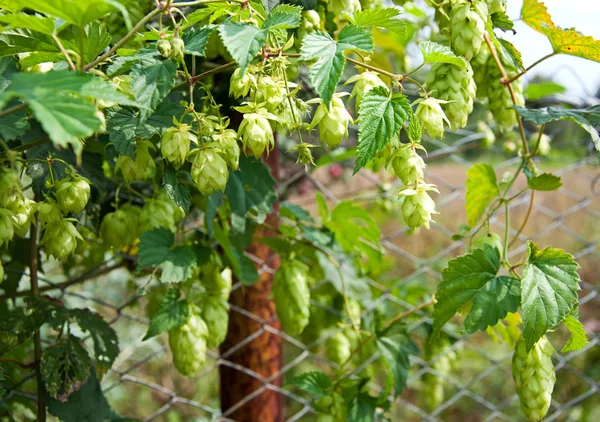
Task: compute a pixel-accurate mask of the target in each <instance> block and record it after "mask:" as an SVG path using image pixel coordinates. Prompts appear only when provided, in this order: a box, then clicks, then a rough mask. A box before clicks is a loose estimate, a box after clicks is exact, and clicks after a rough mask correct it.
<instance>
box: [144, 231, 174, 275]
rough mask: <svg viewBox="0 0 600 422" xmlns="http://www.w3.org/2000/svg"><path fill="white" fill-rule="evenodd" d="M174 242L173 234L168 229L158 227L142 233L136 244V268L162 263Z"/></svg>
mask: <svg viewBox="0 0 600 422" xmlns="http://www.w3.org/2000/svg"><path fill="white" fill-rule="evenodd" d="M174 242H175V236H174V235H173V233H172V232H171V231H170V230H169V229H165V228H158V229H152V230H148V231H146V232H144V233H142V235H141V236H140V243H139V244H138V248H139V252H138V269H140V270H141V269H143V268H149V267H153V266H157V265H160V264H162V263H163V262H164V261H165V260H166V259H167V256H169V252H170V251H171V246H173V243H174Z"/></svg>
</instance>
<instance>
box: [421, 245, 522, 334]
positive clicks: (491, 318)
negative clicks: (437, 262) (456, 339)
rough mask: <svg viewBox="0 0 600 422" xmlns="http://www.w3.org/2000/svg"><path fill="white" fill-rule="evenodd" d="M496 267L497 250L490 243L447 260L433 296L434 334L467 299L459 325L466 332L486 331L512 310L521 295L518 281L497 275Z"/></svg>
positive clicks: (498, 264) (497, 259)
mask: <svg viewBox="0 0 600 422" xmlns="http://www.w3.org/2000/svg"><path fill="white" fill-rule="evenodd" d="M499 269H500V252H499V251H498V249H497V248H495V247H492V246H489V245H484V247H483V248H482V249H475V250H474V251H473V252H472V253H470V254H467V255H463V256H459V257H458V258H455V259H453V260H451V261H450V262H448V267H447V268H446V269H444V271H442V278H443V281H442V282H441V283H440V284H439V285H438V288H437V292H436V295H435V297H436V300H437V302H436V304H435V305H434V309H433V331H434V333H438V332H439V331H440V330H441V329H442V327H443V326H444V324H446V322H448V321H449V320H450V318H452V317H453V316H454V314H456V312H457V311H458V310H459V309H460V308H461V307H462V306H464V305H465V304H466V303H468V302H472V303H473V306H472V307H471V310H470V311H469V313H468V315H467V317H466V318H465V321H464V323H463V327H462V328H463V331H464V332H467V333H474V332H475V331H477V330H485V329H486V328H487V327H488V326H494V325H496V324H497V323H498V321H499V320H501V319H502V318H504V317H505V316H506V314H507V313H508V312H515V311H516V310H517V308H518V307H519V304H520V297H521V291H520V283H519V280H518V279H516V278H513V277H508V276H497V274H498V270H499Z"/></svg>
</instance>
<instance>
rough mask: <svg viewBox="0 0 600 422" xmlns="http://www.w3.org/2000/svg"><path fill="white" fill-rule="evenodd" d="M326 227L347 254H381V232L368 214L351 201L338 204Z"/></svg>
mask: <svg viewBox="0 0 600 422" xmlns="http://www.w3.org/2000/svg"><path fill="white" fill-rule="evenodd" d="M326 226H327V228H328V229H329V230H331V231H332V232H333V234H334V236H335V240H336V241H337V242H338V243H339V244H340V246H341V247H342V248H343V249H344V250H345V251H347V252H352V251H355V252H361V251H362V252H366V253H367V254H370V253H369V251H368V249H371V250H374V251H376V253H379V254H381V253H383V252H382V250H381V248H380V247H379V246H377V245H379V239H380V237H381V232H380V231H379V227H377V223H376V222H375V220H373V217H372V216H371V214H369V212H368V211H367V210H366V209H364V208H361V207H360V206H359V205H357V204H355V203H354V202H352V201H342V202H340V203H339V204H338V205H337V206H336V207H335V208H334V209H333V211H332V212H331V217H330V220H329V221H328V222H327V223H326Z"/></svg>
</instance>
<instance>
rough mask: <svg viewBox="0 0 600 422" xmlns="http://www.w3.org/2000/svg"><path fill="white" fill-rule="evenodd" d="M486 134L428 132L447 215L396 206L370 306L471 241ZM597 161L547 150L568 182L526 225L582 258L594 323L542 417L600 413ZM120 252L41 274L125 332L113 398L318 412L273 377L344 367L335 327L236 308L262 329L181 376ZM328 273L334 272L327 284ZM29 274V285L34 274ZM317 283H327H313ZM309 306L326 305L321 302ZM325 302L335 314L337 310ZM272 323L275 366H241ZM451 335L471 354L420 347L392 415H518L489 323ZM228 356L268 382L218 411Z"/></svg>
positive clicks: (389, 190)
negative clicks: (427, 353)
mask: <svg viewBox="0 0 600 422" xmlns="http://www.w3.org/2000/svg"><path fill="white" fill-rule="evenodd" d="M480 137H481V135H480V134H479V133H477V132H474V131H469V130H463V131H459V132H457V133H455V134H454V135H453V136H451V137H449V139H450V140H445V141H432V140H429V141H428V142H426V145H425V146H426V147H427V149H430V150H432V151H433V152H431V153H430V154H429V155H428V156H427V157H426V161H427V164H428V166H429V168H428V171H427V175H426V177H427V179H428V181H430V182H432V183H435V184H437V185H438V187H439V189H440V192H441V193H440V195H439V196H437V197H436V198H435V200H436V204H437V208H438V211H439V212H440V215H439V216H437V217H438V218H437V219H436V220H437V221H436V222H435V223H433V224H432V226H431V230H430V231H428V232H425V231H421V232H420V233H418V234H410V233H408V230H407V228H406V227H405V225H404V224H403V223H402V222H401V217H399V216H395V217H393V218H390V219H389V221H386V222H385V225H384V227H382V232H383V237H382V245H383V246H384V248H386V250H387V252H388V255H389V256H391V257H392V258H393V261H394V265H395V268H397V269H398V271H399V272H398V277H397V281H395V282H394V283H392V284H391V285H385V286H384V285H382V284H380V283H378V282H377V281H375V280H366V282H367V283H368V284H369V285H370V287H371V288H372V289H377V290H379V292H380V294H379V296H378V297H377V298H376V299H375V300H374V301H373V303H372V304H371V306H370V307H369V308H367V309H365V310H364V312H363V314H368V313H370V312H372V311H373V310H374V309H375V308H377V307H382V306H391V307H393V308H394V309H396V310H397V311H398V313H401V312H403V311H406V310H409V309H411V308H413V307H414V305H415V304H414V303H409V302H408V301H407V300H406V299H405V298H404V297H403V295H402V294H399V293H398V292H402V291H403V289H408V288H410V286H414V285H415V284H419V283H425V284H426V285H428V286H433V287H432V288H433V289H434V288H435V284H436V283H437V282H439V280H440V279H441V276H440V270H441V269H442V268H443V266H444V263H446V262H447V261H448V260H449V259H451V258H452V257H455V256H457V255H459V254H462V253H464V252H466V250H467V245H466V244H465V243H464V242H463V241H462V240H457V241H454V240H452V235H453V234H454V233H456V232H457V230H458V225H459V224H460V222H461V221H464V218H463V217H462V215H464V214H463V213H464V211H463V208H464V202H465V187H464V181H465V171H466V169H467V168H468V167H469V166H470V165H471V164H472V161H474V160H475V161H476V160H479V159H480V157H479V156H476V155H475V156H473V157H471V158H470V156H469V155H468V154H467V153H466V152H467V151H468V150H470V149H471V148H472V147H473V146H476V145H477V143H478V140H479V139H480ZM427 143H428V144H427ZM496 148H498V149H499V147H496ZM494 156H496V157H497V156H502V153H501V151H495V154H494ZM555 156H556V155H555ZM518 162H519V158H514V157H513V158H508V159H506V160H503V161H496V162H495V163H494V167H495V169H496V170H497V172H498V173H502V172H503V171H508V170H511V169H514V168H515V167H516V166H517V165H518ZM598 164H599V162H598V158H597V156H596V155H592V154H590V155H588V156H586V157H584V158H581V157H580V158H579V159H573V160H565V159H561V160H557V161H555V162H552V160H550V164H549V165H550V166H551V167H553V171H554V173H555V174H558V175H560V176H561V177H562V179H563V187H562V188H561V189H560V190H558V191H557V192H550V193H548V194H546V193H542V194H538V196H537V197H536V200H535V202H534V205H533V213H532V216H531V219H530V225H529V226H528V228H527V229H526V230H525V231H524V232H523V233H522V234H520V236H519V238H520V240H522V241H525V240H526V239H532V240H534V241H535V242H538V243H539V244H540V245H543V246H547V245H552V246H554V247H560V248H564V249H566V250H568V251H570V252H572V253H573V254H574V255H575V257H576V259H577V260H578V262H580V264H581V267H582V269H581V271H580V274H581V278H582V291H581V292H580V295H579V296H580V303H581V305H580V315H581V319H582V321H583V322H584V324H586V326H587V328H588V331H589V332H590V343H589V344H588V345H587V346H586V347H585V348H584V349H583V350H580V351H576V352H571V353H566V354H562V353H560V352H559V353H556V354H555V355H554V361H555V365H556V371H557V387H556V389H555V392H554V395H553V401H552V406H551V409H550V411H549V413H548V416H547V419H546V420H548V421H552V420H591V418H592V417H593V415H594V414H595V415H598V412H599V411H600V410H599V409H598V408H599V407H600V406H599V405H598V403H600V370H599V369H600V368H598V366H599V364H598V362H599V361H600V359H599V357H600V345H599V343H600V315H599V314H598V312H597V309H598V308H599V305H600V303H599V302H600V300H599V297H598V288H599V285H598V279H597V276H596V275H597V274H598V273H599V272H600V271H599V270H600V254H599V253H598V251H597V246H598V243H599V242H600V231H599V227H598V224H597V222H598V221H599V219H598V217H599V216H600V198H599V188H598V186H597V179H598ZM292 184H303V185H301V189H298V191H308V194H304V195H302V194H295V195H290V197H289V198H288V200H289V201H291V202H295V203H297V204H299V205H302V206H304V207H306V208H308V209H314V206H315V204H314V194H313V193H314V192H317V191H318V192H321V193H322V194H323V195H324V197H325V198H326V199H327V200H328V201H329V202H330V203H332V204H335V203H338V202H340V201H342V200H346V199H355V200H357V201H359V203H361V204H362V205H363V206H365V207H372V206H374V204H378V203H379V204H381V201H392V203H393V199H394V197H395V190H396V188H397V186H395V185H394V183H390V181H389V180H387V179H385V178H382V177H381V176H379V175H378V174H374V173H369V172H366V171H365V172H360V173H359V174H358V175H357V176H355V177H354V178H353V179H352V181H351V182H347V181H345V180H344V177H343V176H342V177H341V178H340V177H333V176H330V175H328V174H327V173H326V172H325V171H324V170H319V171H317V172H315V173H311V172H310V171H307V170H305V169H301V168H297V167H295V168H294V171H293V173H292V174H290V175H289V177H286V179H285V181H284V182H283V183H281V184H280V186H279V188H280V190H281V191H284V190H285V191H287V190H288V189H289V188H290V187H291V186H292ZM311 186H312V187H311ZM521 188H522V185H521V186H519V184H517V185H516V186H515V187H514V189H513V191H514V193H516V192H518V191H519V190H520V189H521ZM528 195H529V194H527V195H525V196H524V197H523V198H520V199H519V200H517V201H515V202H513V203H511V208H512V210H511V214H514V217H513V223H512V224H510V227H509V232H510V233H511V236H515V235H516V234H517V231H516V228H518V225H519V224H520V221H521V220H522V218H523V216H524V214H525V211H526V208H527V206H528V204H529V197H528ZM504 217H505V216H504V215H503V213H502V211H499V212H498V213H497V215H496V216H494V217H493V218H492V220H491V225H492V227H493V228H494V229H495V230H497V231H504V229H505V224H506V223H505V218H504ZM525 248H526V246H525V245H524V243H523V242H517V243H516V246H515V247H514V248H511V250H510V256H511V257H515V258H516V257H517V256H522V255H523V254H524V252H525ZM248 256H249V257H250V258H251V259H252V260H253V261H254V262H255V263H257V264H258V265H259V267H260V268H259V273H262V272H265V271H266V272H269V273H273V272H274V269H273V268H272V267H271V266H270V264H271V263H270V262H269V261H267V262H263V261H261V260H260V259H258V258H257V257H255V256H252V255H250V254H248ZM113 259H114V258H111V260H109V261H107V262H106V263H104V264H103V265H102V266H101V267H100V268H99V269H98V270H97V271H96V272H95V273H92V275H94V274H97V277H92V278H90V279H89V281H87V282H85V284H79V285H77V286H73V285H70V284H68V283H64V282H62V281H61V280H58V279H56V277H50V278H40V283H41V284H42V286H58V287H60V289H57V290H49V291H48V294H53V295H56V293H59V295H58V297H60V298H61V299H62V300H64V301H65V302H68V303H69V306H72V307H86V308H91V309H93V310H94V311H96V312H99V313H101V314H102V315H103V316H104V317H105V318H107V320H109V321H111V325H112V326H113V327H114V328H115V330H116V332H117V333H118V335H119V338H120V344H121V354H120V356H119V358H118V360H117V362H116V363H115V365H114V366H113V368H112V369H111V370H110V371H109V372H108V373H107V374H106V375H105V376H104V378H103V380H102V387H103V390H104V392H105V394H106V396H107V398H108V400H109V402H110V403H111V404H113V406H115V407H116V408H117V410H119V411H120V412H122V414H123V415H125V416H129V415H131V416H132V417H141V418H143V420H145V421H160V420H215V419H219V420H225V421H230V420H233V419H230V418H229V416H230V415H231V414H232V413H234V411H235V410H236V409H238V408H240V407H242V406H243V405H245V404H246V403H248V402H250V401H251V400H252V399H253V398H255V397H256V396H257V395H260V394H261V393H262V392H263V391H264V390H272V391H275V392H276V393H277V394H280V395H281V396H282V398H283V400H285V408H286V420H287V421H310V420H314V419H315V410H314V408H313V406H312V401H311V397H309V396H307V395H305V394H304V393H301V392H298V391H297V390H295V389H294V388H293V387H292V386H290V385H286V384H285V383H283V384H282V386H279V383H277V382H275V381H276V380H278V379H279V378H282V377H283V378H284V379H287V378H288V376H290V375H291V374H297V373H298V372H302V371H304V370H308V369H312V368H315V367H318V368H321V369H323V368H328V369H330V370H331V371H335V370H337V369H338V368H339V366H338V365H336V364H335V363H334V362H331V361H329V360H328V359H327V358H326V357H325V356H324V355H323V354H322V353H319V352H316V351H315V350H316V347H317V346H318V345H321V344H323V343H324V342H325V341H326V340H327V338H328V337H329V336H332V335H334V334H335V330H334V331H330V332H328V333H327V334H326V335H325V336H322V337H320V338H319V339H317V340H316V341H314V342H312V343H311V344H304V343H303V342H302V341H300V340H299V339H298V338H295V337H293V336H290V335H287V334H286V333H285V332H282V331H279V330H276V329H274V328H273V327H272V326H271V325H270V323H271V322H272V321H266V320H262V319H261V318H260V317H259V316H257V315H254V314H252V313H250V312H248V311H246V310H245V309H241V308H239V307H236V306H232V307H231V311H230V312H231V313H236V314H239V315H242V316H243V317H244V318H247V319H248V320H252V321H254V322H256V323H257V324H258V327H259V328H258V329H257V330H256V331H255V332H253V333H252V334H251V335H250V336H248V337H247V338H246V339H244V340H243V341H242V342H240V343H238V344H236V345H235V346H233V347H232V348H230V349H229V350H223V351H222V353H220V354H219V353H218V352H217V351H210V352H209V359H208V362H207V364H206V365H205V367H204V368H203V369H202V370H201V372H200V373H199V374H198V375H197V376H195V377H194V378H192V379H184V378H181V377H178V376H176V375H174V370H173V368H172V364H171V360H170V357H169V356H168V355H169V350H168V346H166V345H165V342H164V341H163V340H164V339H161V338H158V339H153V340H151V341H146V342H142V338H143V335H144V333H145V331H146V329H147V326H148V323H149V321H148V319H147V318H146V316H145V315H144V307H143V306H142V304H141V302H143V301H144V300H145V299H144V297H143V296H140V295H139V294H138V293H137V289H131V288H130V286H128V284H129V283H130V282H131V276H130V274H129V273H128V272H127V271H126V270H125V269H123V268H119V267H118V266H116V265H114V261H113ZM88 276H89V274H88ZM323 282H326V281H321V282H320V283H323ZM21 283H24V284H25V285H26V283H27V279H26V277H24V280H22V282H21ZM61 283H62V284H61ZM106 286H110V288H106ZM318 286H319V283H317V284H316V286H315V287H314V288H317V287H318ZM240 288H242V286H241V285H240V284H239V283H238V284H236V285H234V286H233V289H234V290H236V289H240ZM313 304H314V305H315V306H323V305H322V304H320V303H319V302H315V301H313ZM326 310H327V311H329V312H337V311H336V310H334V309H329V308H326ZM415 315H416V318H413V319H412V322H411V324H410V326H409V330H410V331H418V330H419V329H421V328H422V327H423V326H426V325H429V324H431V322H432V320H431V314H430V311H426V310H423V311H418V312H416V314H415ZM265 332H271V333H274V334H275V335H277V336H280V337H281V338H282V340H283V343H284V354H285V357H286V358H285V362H284V365H283V367H282V368H281V370H280V371H279V373H277V374H275V375H273V376H271V377H268V378H264V377H262V376H261V375H260V374H257V373H255V372H253V371H251V370H250V369H248V368H244V367H239V366H238V365H236V364H235V363H234V362H232V361H230V360H229V357H230V356H231V355H232V354H233V353H234V352H236V351H237V350H239V349H240V348H242V347H244V346H245V345H246V344H248V343H249V342H250V341H252V340H253V339H255V338H257V337H259V336H261V335H262V334H263V333H265ZM448 334H449V335H450V336H451V337H452V341H453V343H452V346H451V347H450V348H449V349H447V350H445V351H444V352H443V353H444V354H447V353H453V352H455V351H458V355H459V356H463V357H462V359H461V365H460V366H459V368H458V369H457V370H455V371H453V372H451V373H450V374H448V373H440V372H437V371H436V369H435V367H434V366H435V362H436V361H437V360H438V359H440V358H442V357H443V355H438V356H434V357H433V358H432V359H431V360H429V361H424V360H422V359H421V358H419V357H412V358H411V359H412V367H411V371H410V377H409V381H408V388H407V389H406V390H405V391H404V393H403V394H402V395H401V396H400V397H398V398H394V397H391V396H390V401H391V402H392V408H391V413H392V415H393V420H400V419H402V420H426V421H448V420H465V421H495V420H505V421H513V420H522V419H523V417H522V416H520V413H519V410H518V406H519V405H518V398H517V396H516V394H515V393H514V386H513V383H512V377H511V372H510V362H511V357H512V353H511V350H510V349H509V348H507V347H505V346H503V345H502V344H499V343H494V342H493V341H492V340H491V339H490V338H489V337H487V335H486V334H485V333H480V334H476V335H471V336H459V335H456V331H448ZM379 358H380V357H379V355H378V353H374V354H372V355H371V356H368V357H366V358H365V360H364V362H363V363H362V364H361V365H360V366H359V367H357V368H354V370H353V371H350V370H348V372H347V373H346V374H345V375H344V376H345V377H351V376H354V375H355V374H357V373H358V372H360V371H361V369H363V368H364V367H366V366H367V365H368V364H369V363H371V362H374V361H377V360H378V359H379ZM222 365H225V366H230V367H233V368H235V369H237V370H238V371H241V372H243V373H245V374H246V375H248V376H251V377H254V378H256V379H258V380H260V382H261V384H262V387H261V388H260V389H258V390H256V391H254V392H253V393H252V394H251V395H249V396H247V397H245V398H244V399H243V400H242V401H240V402H239V403H237V404H236V405H234V406H233V407H231V408H229V409H221V408H220V406H219V401H218V389H219V386H218V379H219V374H218V369H219V367H220V366H222ZM426 373H430V374H433V375H435V376H438V377H439V378H440V379H441V380H443V385H444V391H445V393H446V394H445V397H444V401H443V403H442V404H441V405H440V406H438V407H436V408H434V409H431V408H428V407H427V406H425V405H424V404H423V400H422V395H423V394H427V393H428V392H427V391H424V390H423V388H424V387H423V383H422V378H423V376H424V375H425V374H426ZM34 383H35V378H34V374H33V373H31V374H30V375H28V376H26V377H24V378H23V379H20V380H9V384H8V385H6V388H7V395H6V396H5V397H4V398H3V399H2V402H7V401H10V400H13V399H16V398H19V399H23V400H36V395H35V388H34V386H35V384H34ZM5 384H6V382H5ZM199 385H200V386H201V388H199V387H198V386H199ZM369 387H370V388H372V389H373V390H374V391H376V392H377V391H382V389H383V385H382V384H380V383H378V382H377V381H376V380H375V381H373V382H372V383H371V384H370V385H369ZM223 388H227V386H223ZM0 403H1V402H0ZM142 404H143V405H142ZM594 412H596V413H594ZM174 413H176V414H177V415H178V416H177V418H175V419H173V416H172V415H173V414H174ZM586 418H590V419H586Z"/></svg>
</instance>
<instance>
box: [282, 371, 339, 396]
mask: <svg viewBox="0 0 600 422" xmlns="http://www.w3.org/2000/svg"><path fill="white" fill-rule="evenodd" d="M288 384H291V385H295V386H296V387H298V388H299V389H301V390H302V391H306V392H307V393H310V394H313V395H315V396H317V397H327V396H328V395H329V394H328V393H327V390H329V389H330V388H331V386H332V383H331V379H330V378H329V377H328V376H327V375H325V374H324V373H323V372H321V371H312V372H305V373H303V374H300V375H298V376H296V377H294V378H292V379H291V380H290V382H289V383H288Z"/></svg>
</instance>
